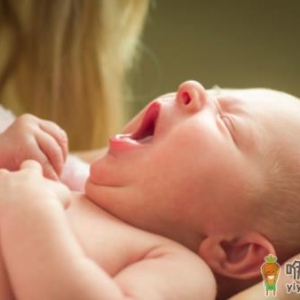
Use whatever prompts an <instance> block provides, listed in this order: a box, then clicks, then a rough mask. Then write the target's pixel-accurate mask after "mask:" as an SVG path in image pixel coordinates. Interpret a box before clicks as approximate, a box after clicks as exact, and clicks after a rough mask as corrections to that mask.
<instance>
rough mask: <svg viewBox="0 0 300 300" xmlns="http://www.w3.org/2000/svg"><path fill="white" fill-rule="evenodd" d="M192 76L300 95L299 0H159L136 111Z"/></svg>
mask: <svg viewBox="0 0 300 300" xmlns="http://www.w3.org/2000/svg"><path fill="white" fill-rule="evenodd" d="M187 79H196V80H198V81H200V82H202V84H203V85H204V86H205V87H207V88H210V87H212V86H213V85H216V84H217V85H219V86H220V87H233V88H234V87H236V88H243V87H259V86H262V87H269V88H274V89H278V90H282V91H286V92H288V93H291V94H294V95H296V96H298V97H300V1H299V0H248V1H246V0H244V1H243V0H223V1H222V0H219V1H216V0H207V1H201V0H181V1H180V0H157V1H153V2H152V6H151V10H150V14H149V17H148V20H147V23H146V27H145V31H144V35H143V49H142V54H141V60H140V62H139V67H138V69H137V70H136V71H135V73H134V76H133V77H132V80H133V85H134V96H135V101H134V103H133V109H132V112H131V113H132V114H134V113H135V112H136V111H138V110H139V109H140V108H141V107H143V106H144V105H145V104H146V103H147V102H149V101H150V100H152V99H154V98H155V97H156V96H158V95H160V94H163V93H167V92H170V91H175V90H176V89H177V87H178V85H179V84H180V83H181V82H182V81H184V80H187Z"/></svg>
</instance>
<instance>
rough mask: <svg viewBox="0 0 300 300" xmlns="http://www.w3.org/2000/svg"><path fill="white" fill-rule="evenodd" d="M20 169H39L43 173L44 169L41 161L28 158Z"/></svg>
mask: <svg viewBox="0 0 300 300" xmlns="http://www.w3.org/2000/svg"><path fill="white" fill-rule="evenodd" d="M20 169H21V170H25V169H26V170H29V169H31V170H34V171H37V172H39V173H41V174H42V173H43V169H42V166H41V164H40V163H39V162H37V161H35V160H32V159H28V160H24V161H23V162H22V163H21V166H20Z"/></svg>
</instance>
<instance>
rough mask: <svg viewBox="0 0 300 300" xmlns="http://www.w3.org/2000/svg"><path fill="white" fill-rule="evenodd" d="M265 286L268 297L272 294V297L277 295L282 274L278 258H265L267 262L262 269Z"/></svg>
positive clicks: (271, 256) (270, 256)
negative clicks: (278, 282) (279, 278)
mask: <svg viewBox="0 0 300 300" xmlns="http://www.w3.org/2000/svg"><path fill="white" fill-rule="evenodd" d="M260 271H261V274H262V277H263V282H264V286H265V291H266V296H269V295H270V293H271V292H272V294H271V295H272V296H276V295H277V280H278V277H279V273H280V265H279V264H278V263H277V257H276V256H274V255H272V254H269V255H268V256H266V257H265V262H264V263H263V264H262V265H261V268H260Z"/></svg>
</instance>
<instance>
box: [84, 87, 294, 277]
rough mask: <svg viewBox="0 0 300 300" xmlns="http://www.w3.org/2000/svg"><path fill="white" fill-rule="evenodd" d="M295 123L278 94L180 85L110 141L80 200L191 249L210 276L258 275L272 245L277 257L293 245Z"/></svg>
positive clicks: (286, 98)
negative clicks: (86, 199)
mask: <svg viewBox="0 0 300 300" xmlns="http://www.w3.org/2000/svg"><path fill="white" fill-rule="evenodd" d="M299 116H300V103H299V102H298V100H297V99H296V98H294V97H292V96H290V95H287V94H285V93H281V92H276V91H272V90H267V89H246V90H220V89H218V90H205V89H204V88H203V86H202V85H201V84H199V83H198V82H195V81H187V82H184V83H183V84H181V85H180V86H179V88H178V91H177V92H176V93H171V94H167V95H164V96H161V97H159V98H157V99H156V100H154V101H153V102H152V103H150V104H149V105H148V106H147V107H146V108H145V109H144V110H143V111H142V112H141V113H140V114H139V115H138V116H137V117H136V118H134V119H133V120H132V121H131V122H130V123H129V125H128V126H126V128H125V129H124V131H123V133H122V134H120V135H117V136H115V137H113V138H112V139H111V140H110V145H109V150H108V153H107V155H106V156H105V157H104V158H101V159H99V160H97V161H95V162H94V163H93V165H92V167H91V175H90V178H89V180H88V182H87V185H86V193H87V195H88V197H89V198H90V199H91V200H93V201H94V202H95V203H97V204H99V205H100V206H101V207H103V208H104V209H106V210H107V211H109V212H110V213H112V214H114V215H116V216H117V217H119V218H121V219H123V220H124V221H126V222H128V223H131V224H132V225H134V226H137V227H139V228H142V229H145V230H148V231H152V232H155V233H158V234H161V235H164V236H167V237H169V238H171V239H174V240H176V241H178V242H180V243H182V244H184V245H186V246H187V247H189V248H190V249H192V250H193V251H195V252H199V254H200V255H201V256H202V257H203V258H204V259H205V260H206V261H207V262H208V264H209V265H210V266H211V267H212V269H214V270H215V271H216V273H220V274H222V275H224V276H229V277H234V278H245V279H246V278H252V277H255V276H258V275H259V266H260V264H261V263H262V262H263V258H264V256H265V255H267V254H268V253H269V252H271V253H274V251H275V250H274V247H275V248H276V250H277V251H278V253H279V254H278V255H279V257H280V258H285V257H286V256H287V255H289V254H290V253H292V252H293V251H294V250H295V251H296V248H297V245H296V244H295V245H289V244H288V241H289V240H290V239H291V236H293V234H294V236H295V237H296V230H295V229H296V227H293V225H294V224H295V223H293V222H295V221H296V216H297V213H296V209H299V206H300V205H297V203H299V200H298V198H297V197H298V194H300V192H298V191H299V188H298V183H299V182H300V180H299V179H298V178H299V177H300V176H299V173H300V172H299V171H298V170H300V160H299V159H298V157H299V155H298V153H299V151H300V141H298V139H297V136H298V133H299V132H300V117H299ZM297 201H298V202H297ZM298 215H299V213H298ZM286 219H287V220H291V222H290V223H289V225H287V224H284V223H283V220H286ZM298 219H299V218H298ZM298 219H297V220H298ZM292 220H293V221H292ZM277 224H280V228H278V226H277ZM286 226H287V227H286ZM298 226H299V225H298ZM297 228H298V227H297ZM286 235H289V237H288V238H287V237H286ZM285 242H286V243H285ZM295 243H296V240H295ZM291 249H292V250H291ZM276 254H277V253H276Z"/></svg>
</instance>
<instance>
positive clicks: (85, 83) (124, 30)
mask: <svg viewBox="0 0 300 300" xmlns="http://www.w3.org/2000/svg"><path fill="white" fill-rule="evenodd" d="M148 6H149V0H125V1H119V0H110V1H104V0H98V1H84V0H63V1H61V0H51V1H48V0H23V1H22V2H21V3H20V2H19V1H16V0H0V41H1V53H0V102H1V103H2V104H3V105H4V106H5V107H7V108H9V109H11V110H12V111H13V112H14V113H15V114H17V115H19V114H21V113H24V112H29V113H32V114H34V115H37V116H39V117H41V118H46V119H50V120H53V121H55V122H56V123H58V124H59V125H60V126H61V127H62V128H64V129H65V130H66V131H67V133H68V136H69V140H70V146H71V149H72V150H80V149H85V150H86V149H92V148H98V147H101V146H103V145H105V141H107V137H108V136H110V135H111V134H112V133H113V132H115V130H116V129H117V128H118V127H119V125H120V124H121V123H122V117H123V114H124V109H123V103H124V98H126V95H125V97H124V94H126V80H125V75H126V71H127V70H128V69H129V67H131V65H132V61H133V58H134V54H135V53H136V49H137V44H138V40H139V39H138V38H139V35H140V33H141V29H142V28H143V23H144V19H145V16H146V13H147V9H148ZM70 112H71V114H72V115H71V116H70Z"/></svg>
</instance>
